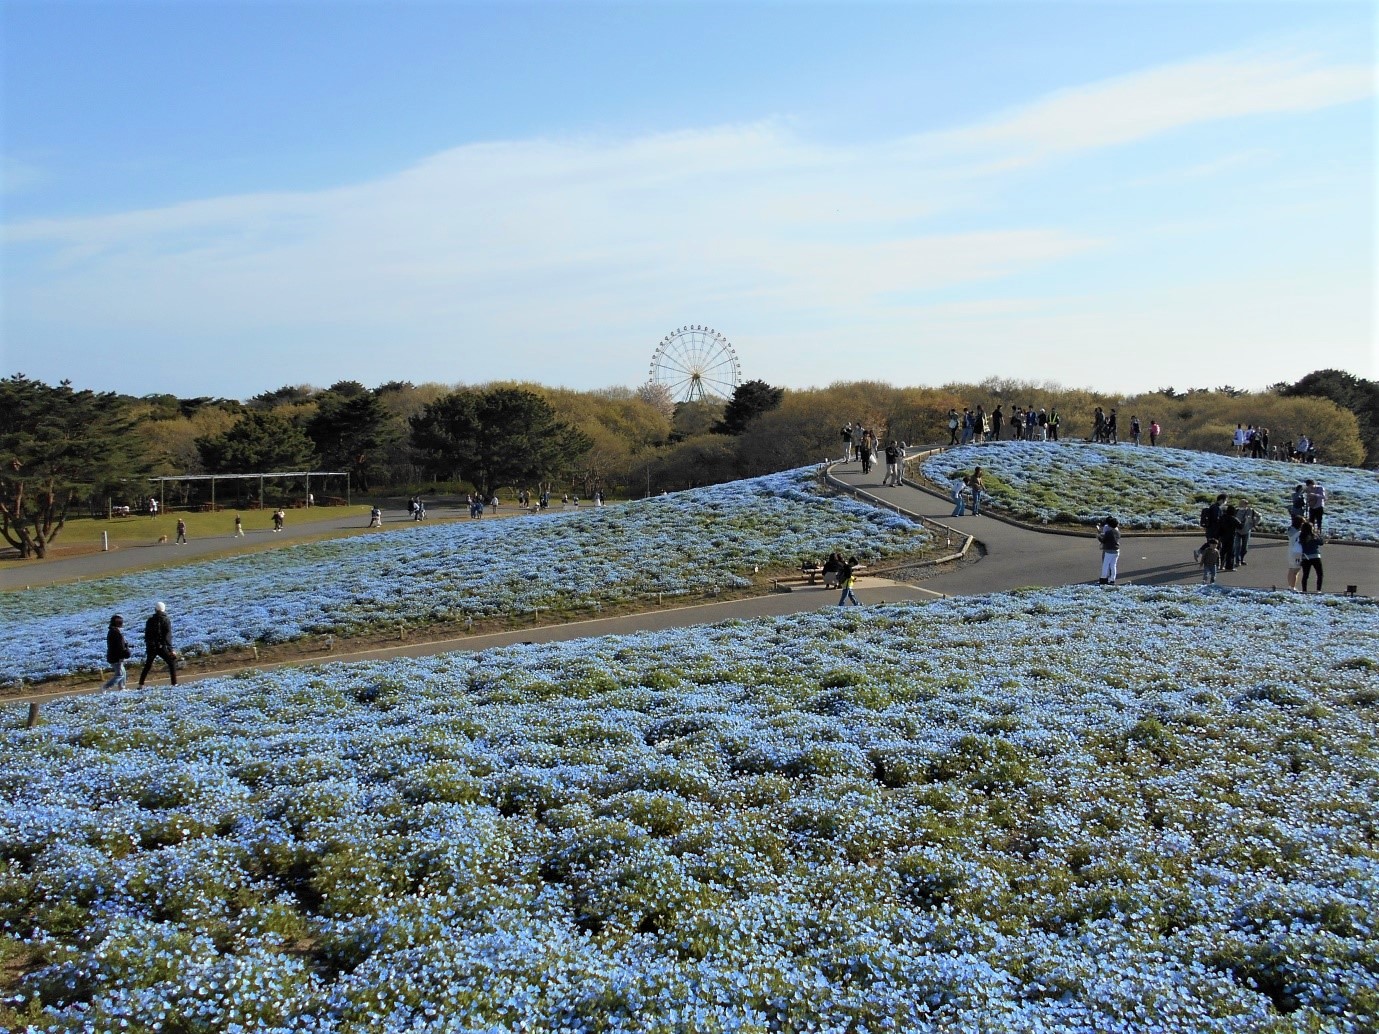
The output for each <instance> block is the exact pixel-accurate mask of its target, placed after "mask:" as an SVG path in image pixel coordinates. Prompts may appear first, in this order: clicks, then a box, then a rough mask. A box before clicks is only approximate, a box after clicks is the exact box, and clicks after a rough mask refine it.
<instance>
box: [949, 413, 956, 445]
mask: <svg viewBox="0 0 1379 1034" xmlns="http://www.w3.org/2000/svg"><path fill="white" fill-rule="evenodd" d="M948 444H949V445H957V444H958V411H957V410H956V409H949V410H948Z"/></svg>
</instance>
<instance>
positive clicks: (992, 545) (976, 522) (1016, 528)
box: [830, 463, 1379, 596]
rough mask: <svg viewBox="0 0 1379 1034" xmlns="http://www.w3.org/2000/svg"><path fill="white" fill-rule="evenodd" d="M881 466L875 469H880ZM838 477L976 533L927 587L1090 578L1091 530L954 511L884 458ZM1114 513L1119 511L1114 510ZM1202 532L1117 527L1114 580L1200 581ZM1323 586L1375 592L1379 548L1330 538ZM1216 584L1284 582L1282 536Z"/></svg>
mask: <svg viewBox="0 0 1379 1034" xmlns="http://www.w3.org/2000/svg"><path fill="white" fill-rule="evenodd" d="M878 466H879V469H878ZM830 470H831V473H832V475H833V476H834V477H835V478H836V479H837V480H839V481H841V482H842V483H843V484H845V485H847V486H849V487H850V488H853V489H856V490H858V491H859V492H861V493H863V494H865V495H867V496H871V497H872V498H874V499H879V500H881V501H882V502H883V503H885V504H888V505H890V506H894V507H898V508H900V509H901V510H904V511H906V512H909V513H912V514H916V515H918V516H920V517H925V518H928V519H930V520H933V521H937V522H939V523H942V524H945V525H948V526H950V527H952V528H953V529H955V530H956V531H959V532H962V533H964V534H967V535H972V536H974V537H975V538H976V539H977V541H978V542H979V543H980V544H981V546H982V548H983V551H984V553H985V555H984V556H983V557H982V560H981V562H980V563H977V564H966V565H961V566H957V567H954V568H953V569H951V570H947V571H944V572H942V573H940V574H937V575H935V576H934V577H933V578H931V579H928V580H926V581H925V583H924V584H925V587H926V588H930V589H934V590H937V591H938V592H942V593H945V594H947V595H953V596H957V595H968V594H975V593H984V592H1002V591H1005V590H1007V589H1013V588H1016V587H1019V586H1026V585H1037V586H1043V587H1049V586H1057V585H1070V584H1073V585H1075V584H1079V583H1088V582H1091V583H1096V581H1097V578H1098V576H1099V574H1100V573H1101V550H1100V549H1099V548H1098V546H1097V543H1096V539H1095V537H1094V536H1093V534H1092V533H1091V532H1090V531H1089V532H1085V533H1082V534H1069V533H1057V532H1040V531H1035V530H1032V529H1029V528H1026V527H1022V526H1020V525H1016V524H1013V523H1008V522H1006V521H1002V520H999V519H997V518H994V517H990V516H988V515H986V514H983V515H981V516H980V517H976V516H972V515H970V514H969V515H968V516H965V517H954V516H952V513H953V504H952V502H950V501H949V499H948V496H947V494H946V493H943V494H940V493H939V492H937V491H933V490H929V489H924V488H921V487H920V486H919V485H918V484H916V483H915V482H912V481H906V483H905V484H903V485H902V486H900V487H898V488H887V487H883V486H882V485H881V479H882V478H884V477H885V476H886V466H885V464H884V463H882V464H879V465H873V466H872V469H871V473H870V474H865V475H864V474H863V473H862V465H861V464H860V463H836V464H832V465H831V468H830ZM1116 516H1120V515H1116ZM1201 540H1202V537H1201V536H1200V535H1197V534H1195V533H1192V532H1187V533H1183V534H1164V533H1157V534H1148V535H1138V534H1135V533H1134V532H1127V531H1122V533H1121V547H1120V564H1119V573H1118V578H1117V581H1118V582H1119V583H1120V584H1133V585H1200V584H1201V583H1202V569H1201V568H1200V567H1198V566H1197V564H1196V562H1195V561H1193V559H1192V551H1193V549H1195V548H1196V547H1197V545H1198V544H1199V543H1200V542H1201ZM1322 562H1323V565H1324V570H1325V585H1326V590H1327V591H1328V592H1344V591H1345V588H1346V586H1347V585H1355V586H1357V587H1358V591H1359V593H1360V594H1361V595H1365V596H1372V595H1375V594H1376V592H1379V548H1375V547H1373V546H1359V545H1346V544H1342V543H1335V542H1332V543H1328V544H1327V545H1326V548H1325V549H1324V550H1323V551H1322ZM1217 582H1218V583H1219V584H1221V585H1226V586H1231V587H1234V588H1244V589H1272V588H1284V587H1286V586H1287V584H1288V543H1287V542H1286V541H1285V540H1283V539H1266V538H1261V537H1259V536H1254V537H1252V539H1251V541H1250V550H1249V553H1248V555H1247V557H1246V563H1245V566H1244V567H1238V568H1236V569H1235V570H1234V571H1222V572H1218V573H1217Z"/></svg>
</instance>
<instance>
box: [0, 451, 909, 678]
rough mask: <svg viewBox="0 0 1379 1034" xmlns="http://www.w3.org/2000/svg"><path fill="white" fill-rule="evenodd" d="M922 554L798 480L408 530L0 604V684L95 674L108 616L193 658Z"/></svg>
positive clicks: (874, 515)
mask: <svg viewBox="0 0 1379 1034" xmlns="http://www.w3.org/2000/svg"><path fill="white" fill-rule="evenodd" d="M927 541H928V536H927V534H926V533H925V532H924V531H923V530H922V529H921V528H920V527H919V526H918V525H916V524H914V523H912V522H910V521H908V520H906V519H905V518H903V517H900V516H898V515H896V514H892V513H886V512H883V511H880V510H877V509H874V508H872V507H869V506H866V505H863V504H861V503H858V502H856V501H854V500H851V499H848V498H845V497H833V496H826V495H823V494H821V493H820V491H819V490H818V488H817V486H816V485H815V483H814V481H813V478H812V472H811V471H810V470H807V469H801V470H795V471H787V472H785V473H781V474H772V475H769V476H767V477H759V478H753V479H750V480H746V481H737V482H733V483H731V484H725V485H716V486H713V487H711V488H703V489H695V490H693V491H688V492H680V493H677V494H675V495H667V496H661V497H657V498H652V499H647V500H641V501H637V502H631V503H627V504H625V505H619V506H606V507H601V508H586V509H583V510H577V511H569V512H562V513H554V514H550V515H544V516H542V517H539V518H535V517H532V518H521V519H510V520H502V521H493V520H486V521H481V522H474V523H458V524H446V525H436V526H428V527H409V528H406V529H401V530H397V531H389V532H382V533H379V534H378V535H375V536H356V537H352V538H344V539H336V540H332V541H327V542H315V543H308V544H302V545H297V546H292V547H287V548H283V549H279V550H273V551H271V552H268V553H256V554H252V555H247V556H238V557H234V558H232V559H227V560H218V561H214V562H209V563H202V564H193V565H189V566H186V567H181V568H176V569H173V570H161V571H153V572H145V573H140V574H132V575H126V576H123V577H118V578H106V579H101V580H99V581H92V582H84V583H79V584H76V585H64V586H56V587H52V588H44V589H36V590H29V591H26V592H23V593H10V594H6V595H0V624H3V625H4V627H5V628H6V630H7V634H6V635H5V636H4V637H3V638H0V684H4V683H7V682H9V683H12V682H15V681H16V680H19V679H26V680H30V681H36V680H40V679H45V678H53V677H57V676H61V675H67V674H72V673H76V672H86V671H95V670H98V669H99V668H100V667H101V666H102V664H103V663H104V659H105V627H106V623H107V621H108V620H109V618H110V615H111V614H112V613H115V612H122V613H123V614H124V615H125V618H126V627H127V628H128V629H129V630H130V631H131V633H137V631H138V629H139V628H140V627H142V625H141V622H142V618H143V616H144V615H147V614H148V613H150V612H151V611H152V609H153V603H154V601H156V600H160V599H161V600H165V601H166V602H167V604H168V608H169V611H170V613H171V615H172V617H173V621H174V626H175V632H176V643H177V648H178V649H179V650H180V651H181V652H183V653H184V654H187V655H196V654H206V653H212V652H216V651H221V650H227V649H232V648H235V647H244V646H248V645H249V644H253V643H280V642H288V641H291V640H294V639H299V638H301V637H303V636H306V635H311V634H326V633H329V634H333V635H351V634H358V633H359V632H362V631H366V630H368V629H370V628H376V627H378V626H380V625H386V624H391V625H396V624H397V623H399V622H406V623H408V624H414V623H428V622H437V621H455V620H463V619H464V618H466V617H473V618H481V617H492V616H503V615H521V614H531V613H532V612H533V611H534V610H536V609H540V610H542V611H547V610H561V609H569V608H573V607H580V606H586V607H587V606H589V605H590V604H592V603H593V602H596V601H597V602H599V603H600V604H608V603H617V602H620V601H624V600H628V599H633V598H637V597H643V596H648V595H651V596H654V595H656V594H658V593H660V594H665V595H668V596H674V595H683V594H687V593H694V592H706V591H710V590H712V589H713V588H714V587H720V588H731V587H739V586H745V585H748V584H750V583H751V578H750V575H751V574H752V571H753V569H754V568H755V567H757V566H760V567H772V566H784V565H791V566H793V565H797V564H799V563H800V561H802V560H804V559H805V558H817V557H821V556H823V555H826V554H827V553H828V552H829V551H830V550H832V549H834V548H837V549H840V550H843V551H845V552H848V553H852V554H855V555H857V556H859V557H863V558H871V559H873V560H874V559H876V558H878V557H880V556H882V555H904V554H907V553H912V552H915V551H918V550H920V549H921V548H923V546H924V545H925V543H926V542H927ZM131 638H132V639H133V638H135V636H134V635H131ZM136 648H137V643H136Z"/></svg>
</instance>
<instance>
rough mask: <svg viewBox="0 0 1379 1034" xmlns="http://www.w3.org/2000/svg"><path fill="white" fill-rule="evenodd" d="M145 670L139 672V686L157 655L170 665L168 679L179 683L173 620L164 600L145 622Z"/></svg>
mask: <svg viewBox="0 0 1379 1034" xmlns="http://www.w3.org/2000/svg"><path fill="white" fill-rule="evenodd" d="M144 652H145V654H146V656H145V659H144V670H143V671H142V672H140V673H139V688H140V689H142V688H143V686H144V680H145V679H147V678H148V672H149V669H150V668H152V667H153V661H154V659H155V658H157V657H161V658H163V663H164V664H166V665H167V666H168V679H169V681H171V682H172V684H173V685H174V686H175V685H177V655H176V653H174V652H173V649H172V622H171V621H170V620H169V619H168V606H167V604H166V603H164V602H163V601H162V600H159V601H158V605H157V606H156V607H154V608H153V613H152V614H150V615H149V618H148V620H147V621H146V622H144Z"/></svg>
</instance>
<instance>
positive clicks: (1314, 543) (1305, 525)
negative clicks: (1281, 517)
mask: <svg viewBox="0 0 1379 1034" xmlns="http://www.w3.org/2000/svg"><path fill="white" fill-rule="evenodd" d="M1298 545H1299V546H1301V547H1302V591H1303V592H1306V591H1307V576H1308V575H1309V574H1311V573H1312V572H1313V571H1316V572H1317V591H1318V592H1321V591H1322V535H1321V532H1320V531H1319V530H1318V529H1317V528H1315V527H1313V525H1312V522H1311V521H1303V522H1302V527H1301V528H1299V529H1298Z"/></svg>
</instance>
